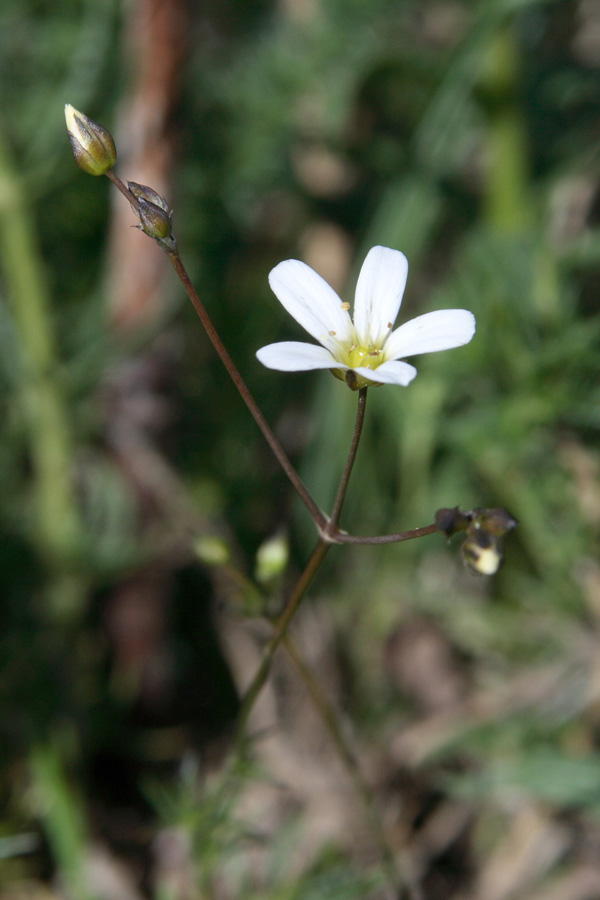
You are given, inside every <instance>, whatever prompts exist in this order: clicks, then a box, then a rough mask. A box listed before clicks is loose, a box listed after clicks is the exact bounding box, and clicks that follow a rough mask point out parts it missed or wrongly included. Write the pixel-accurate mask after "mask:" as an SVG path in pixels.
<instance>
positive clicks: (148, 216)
mask: <svg viewBox="0 0 600 900" xmlns="http://www.w3.org/2000/svg"><path fill="white" fill-rule="evenodd" d="M127 187H128V188H129V190H130V191H131V193H132V194H133V196H134V197H135V198H136V200H137V203H132V204H131V208H132V210H133V211H134V213H135V214H136V216H137V217H138V219H139V220H140V224H139V225H138V228H139V229H140V231H143V232H144V234H147V235H148V237H151V238H154V240H155V241H158V243H159V244H160V245H161V247H163V249H165V250H174V249H175V239H174V237H173V234H172V231H171V218H172V213H171V212H169V207H168V205H167V201H166V200H165V199H164V197H161V196H160V194H157V193H156V191H153V190H152V188H150V187H148V186H147V185H145V184H136V182H135V181H129V182H128V183H127Z"/></svg>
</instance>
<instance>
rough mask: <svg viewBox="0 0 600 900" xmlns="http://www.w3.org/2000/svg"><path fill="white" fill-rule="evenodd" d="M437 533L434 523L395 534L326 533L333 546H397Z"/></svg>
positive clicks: (332, 531) (337, 531) (336, 529)
mask: <svg viewBox="0 0 600 900" xmlns="http://www.w3.org/2000/svg"><path fill="white" fill-rule="evenodd" d="M437 531H439V528H438V526H437V525H436V524H435V523H433V524H432V525H424V526H423V527H422V528H413V529H412V530H411V531H399V532H398V533H397V534H375V535H362V534H347V533H346V532H345V531H340V530H339V528H335V529H332V530H331V531H330V532H328V537H329V539H330V540H331V541H332V542H333V543H335V544H399V543H401V542H402V541H412V540H414V539H415V538H421V537H426V536H427V535H428V534H435V533H436V532H437Z"/></svg>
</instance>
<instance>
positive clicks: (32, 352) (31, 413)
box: [0, 135, 83, 616]
mask: <svg viewBox="0 0 600 900" xmlns="http://www.w3.org/2000/svg"><path fill="white" fill-rule="evenodd" d="M0 185H1V188H0V260H1V265H2V273H3V279H4V285H5V289H6V296H7V300H8V302H9V304H10V311H11V315H12V321H13V324H14V328H15V333H16V338H17V341H18V351H19V356H20V358H19V370H18V375H17V379H18V383H17V389H18V390H19V391H20V392H21V394H22V401H23V402H22V406H23V409H24V410H25V415H26V419H27V429H28V432H29V449H30V454H31V465H32V471H33V478H32V484H33V492H34V498H33V499H34V507H33V508H34V515H35V520H34V524H33V532H34V538H35V541H36V543H37V545H38V547H39V549H40V552H41V554H42V556H43V557H44V558H45V559H46V560H47V561H48V563H49V564H50V565H52V566H54V567H55V568H58V569H65V568H67V567H68V565H69V564H70V561H71V560H72V559H73V557H74V555H75V554H76V552H77V549H78V546H79V544H80V540H81V526H80V521H79V514H78V509H77V504H76V500H75V492H74V488H73V484H72V481H71V474H72V471H73V466H72V462H73V452H72V442H71V435H70V423H69V417H68V415H67V404H66V402H65V398H64V396H63V393H62V390H61V387H60V383H59V379H58V369H59V360H58V354H57V350H56V345H55V341H54V334H53V331H52V320H51V310H50V299H49V296H48V290H47V287H46V280H45V274H44V271H43V264H42V260H41V257H40V253H39V250H38V248H37V246H36V241H35V237H34V235H35V225H34V222H33V218H32V216H31V214H30V212H29V209H28V204H27V201H26V198H25V196H24V194H23V191H22V189H21V185H20V183H19V180H18V176H17V174H16V173H15V171H14V169H13V167H12V165H11V163H10V161H9V157H8V153H7V151H6V149H5V147H4V144H3V141H2V135H0ZM76 581H77V579H75V580H70V579H68V578H67V579H66V580H65V579H61V578H60V577H58V580H57V582H56V584H54V585H53V586H52V587H51V589H50V592H49V595H48V596H49V600H48V602H49V605H50V606H51V607H52V612H53V613H56V614H57V615H67V616H68V615H72V614H74V613H76V611H77V609H78V608H79V606H80V605H81V600H82V597H83V593H82V592H81V591H80V590H79V589H78V587H77V584H76ZM59 582H62V585H59Z"/></svg>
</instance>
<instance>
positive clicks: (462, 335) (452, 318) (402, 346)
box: [383, 309, 475, 360]
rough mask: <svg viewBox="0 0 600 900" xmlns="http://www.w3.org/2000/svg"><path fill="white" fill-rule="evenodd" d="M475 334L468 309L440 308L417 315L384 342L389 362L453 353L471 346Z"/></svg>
mask: <svg viewBox="0 0 600 900" xmlns="http://www.w3.org/2000/svg"><path fill="white" fill-rule="evenodd" d="M474 334H475V316H474V315H473V313H470V312H468V311H467V310H466V309H441V310H438V311H437V312H430V313H425V315H424V316H417V318H416V319H411V320H410V322H406V323H405V324H404V325H401V326H400V328H396V330H395V331H393V332H392V334H391V335H390V336H389V338H388V340H387V341H386V343H385V346H384V348H383V352H384V354H385V358H386V360H388V359H399V358H400V357H405V356H415V355H416V354H417V353H434V352H436V351H438V350H451V349H452V347H462V345H463V344H468V343H469V341H470V340H471V338H472V337H473V335H474Z"/></svg>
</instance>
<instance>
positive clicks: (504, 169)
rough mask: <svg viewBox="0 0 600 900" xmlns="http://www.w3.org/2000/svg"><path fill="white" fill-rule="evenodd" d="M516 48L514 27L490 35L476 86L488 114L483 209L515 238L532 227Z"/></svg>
mask: <svg viewBox="0 0 600 900" xmlns="http://www.w3.org/2000/svg"><path fill="white" fill-rule="evenodd" d="M519 68H520V66H519V58H518V45H517V40H516V37H515V34H514V26H513V25H512V24H507V25H505V26H504V28H498V29H497V30H496V33H495V34H494V36H493V38H492V40H491V42H490V45H489V49H488V53H487V57H486V58H485V61H484V72H483V75H482V77H481V79H480V82H479V85H478V88H479V92H480V95H481V99H482V102H483V104H484V106H485V107H487V111H488V124H487V129H486V133H485V134H486V148H485V149H486V163H487V164H486V167H485V182H484V187H485V201H486V202H485V210H486V216H487V220H488V222H489V224H490V225H491V226H492V228H494V229H495V230H496V231H500V232H503V233H504V234H519V233H521V232H522V231H523V230H524V229H526V228H527V226H528V225H530V223H531V197H530V196H529V193H530V192H529V178H528V159H529V153H528V148H527V136H526V128H525V122H524V118H523V114H522V111H521V108H520V105H519V101H518V97H517V90H518V85H519V79H520V73H519Z"/></svg>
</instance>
